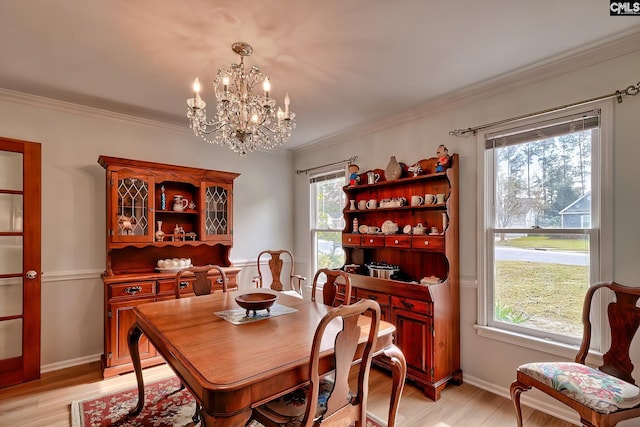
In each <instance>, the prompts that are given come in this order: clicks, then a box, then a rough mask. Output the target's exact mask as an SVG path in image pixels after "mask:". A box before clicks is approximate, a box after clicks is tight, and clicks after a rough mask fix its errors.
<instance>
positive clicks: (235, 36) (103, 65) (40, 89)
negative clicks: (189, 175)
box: [0, 0, 640, 148]
mask: <svg viewBox="0 0 640 427" xmlns="http://www.w3.org/2000/svg"><path fill="white" fill-rule="evenodd" d="M637 31H640V17H637V16H627V17H611V16H609V10H608V3H607V2H606V1H605V0H562V1H558V0H536V1H528V2H524V1H514V0H484V1H478V0H462V1H442V0H441V1H435V0H396V1H391V0H387V1H384V0H272V1H264V0H263V1H256V0H217V1H214V0H181V1H176V0H57V1H52V0H0V87H1V88H5V89H10V90H15V91H19V92H25V93H29V94H34V95H40V96H45V97H51V98H56V99H60V100H64V101H69V102H74V103H78V104H84V105H89V106H93V107H98V108H104V109H107V110H111V111H117V112H122V113H126V114H133V115H136V116H140V117H146V118H151V119H156V120H162V121H165V122H168V123H173V124H179V125H184V126H185V127H186V126H188V125H187V121H186V117H185V114H186V104H185V99H186V98H188V97H190V96H192V94H191V93H190V91H191V83H192V81H193V79H194V77H196V76H198V77H199V78H200V80H201V82H203V85H204V89H203V98H204V99H205V101H208V102H209V104H210V105H213V94H212V93H211V92H212V91H211V90H210V82H211V80H212V79H213V76H214V75H215V73H216V72H217V69H218V68H219V67H228V66H229V65H230V64H231V63H232V62H237V59H238V57H237V56H236V55H235V54H234V53H233V52H232V51H231V44H232V43H233V42H236V41H245V42H247V43H250V44H251V45H252V46H253V48H254V53H253V55H252V56H251V57H249V58H247V59H246V63H247V65H250V66H251V65H258V66H260V68H261V69H262V71H263V72H264V73H265V74H266V75H268V76H269V77H270V79H271V84H272V94H273V95H274V96H275V97H276V99H278V100H279V104H281V103H282V98H283V97H284V92H285V91H286V92H288V93H289V95H290V96H291V109H292V110H293V111H294V112H295V113H296V115H297V128H296V129H295V130H294V134H293V136H292V138H291V140H290V141H289V143H288V144H287V146H288V147H290V148H292V147H296V146H302V145H306V144H308V143H311V142H314V141H318V140H321V139H322V138H323V137H326V136H328V135H332V134H336V133H340V132H343V131H346V130H348V129H350V128H354V127H358V126H362V125H364V124H366V123H373V122H375V121H377V120H380V119H382V118H385V117H388V116H391V115H395V114H398V113H401V112H403V111H406V110H408V109H411V108H414V107H416V106H419V105H422V104H425V103H427V102H428V101H429V100H432V99H434V98H437V97H442V96H443V95H446V94H447V93H450V92H453V91H456V90H459V89H461V88H465V87H469V86H472V85H477V84H479V83H481V82H484V81H487V80H489V79H493V78H496V77H498V76H502V75H505V74H507V73H512V72H514V71H516V70H519V69H522V68H523V67H527V66H531V65H533V64H536V63H539V62H540V61H545V60H548V59H550V58H554V57H557V56H558V55H565V54H568V53H571V52H572V51H573V52H575V51H576V50H584V49H586V48H588V47H590V46H594V45H595V44H597V43H600V42H603V41H606V40H611V39H615V38H617V37H620V36H621V35H624V34H629V32H637ZM210 114H211V112H210Z"/></svg>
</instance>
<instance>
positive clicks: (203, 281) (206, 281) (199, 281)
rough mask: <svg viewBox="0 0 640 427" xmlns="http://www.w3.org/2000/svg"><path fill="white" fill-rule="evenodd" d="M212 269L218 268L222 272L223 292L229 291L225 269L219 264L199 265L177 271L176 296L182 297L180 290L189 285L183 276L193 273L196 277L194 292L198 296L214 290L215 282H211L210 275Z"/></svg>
mask: <svg viewBox="0 0 640 427" xmlns="http://www.w3.org/2000/svg"><path fill="white" fill-rule="evenodd" d="M212 270H217V271H218V272H219V273H220V276H221V277H220V278H219V279H218V283H221V285H222V292H227V275H226V274H224V270H223V269H222V267H220V266H218V265H211V264H210V265H204V266H198V267H187V268H183V269H182V270H180V271H178V272H177V273H176V286H175V294H176V298H180V291H181V290H182V289H184V288H185V287H187V286H189V282H188V281H187V280H185V279H184V278H183V276H185V275H191V274H192V275H194V276H195V277H196V278H195V280H194V282H193V286H192V288H193V293H194V294H196V296H199V295H208V294H210V293H211V291H212V290H213V283H211V279H210V278H209V277H208V275H209V273H210V272H211V271H212Z"/></svg>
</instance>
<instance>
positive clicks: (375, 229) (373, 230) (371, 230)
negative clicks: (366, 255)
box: [367, 227, 380, 234]
mask: <svg viewBox="0 0 640 427" xmlns="http://www.w3.org/2000/svg"><path fill="white" fill-rule="evenodd" d="M379 232H380V227H369V229H368V230H367V233H369V234H376V233H379Z"/></svg>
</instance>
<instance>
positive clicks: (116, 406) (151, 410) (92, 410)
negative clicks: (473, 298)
mask: <svg viewBox="0 0 640 427" xmlns="http://www.w3.org/2000/svg"><path fill="white" fill-rule="evenodd" d="M137 401H138V389H137V388H133V389H129V390H124V391H121V392H117V393H114V394H109V395H106V396H101V397H96V398H93V399H87V400H83V401H74V402H71V426H72V427H111V426H113V427H116V426H117V427H149V426H152V427H195V426H200V423H198V424H194V423H193V421H192V420H191V416H192V415H193V412H194V411H195V401H194V399H193V396H192V395H191V393H190V392H189V391H188V390H186V389H183V390H180V382H179V380H178V378H176V377H172V378H169V379H166V380H163V381H158V382H154V383H151V384H145V402H144V408H143V409H142V412H140V414H138V415H137V416H135V417H132V416H129V415H128V413H129V411H130V410H131V408H133V407H134V406H135V404H136V402H137ZM384 425H385V424H384V423H383V422H381V421H380V420H378V419H376V418H374V417H373V416H368V417H367V427H383V426H384ZM260 426H261V424H258V423H253V424H252V425H251V427H260ZM238 427H242V426H238Z"/></svg>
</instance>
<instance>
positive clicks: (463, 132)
mask: <svg viewBox="0 0 640 427" xmlns="http://www.w3.org/2000/svg"><path fill="white" fill-rule="evenodd" d="M638 92H640V82H638V83H637V84H636V85H635V86H634V85H631V86H628V87H627V88H626V89H622V90H616V91H615V92H614V93H610V94H608V95H602V96H598V97H596V98H591V99H587V100H584V101H579V102H574V103H572V104H567V105H563V106H561V107H555V108H549V109H547V110H542V111H538V112H536V113H530V114H525V115H522V116H518V117H512V118H510V119H504V120H499V121H497V122H493V123H488V124H485V125H480V126H476V127H472V128H467V129H455V130H452V131H450V132H449V136H467V135H468V134H473V135H475V134H476V133H478V131H479V130H481V129H486V128H489V127H492V126H496V125H501V124H504V123H508V122H511V121H515V120H522V119H526V118H529V117H535V116H539V115H541V114H546V113H551V112H552V111H560V110H564V109H565V108H569V107H575V106H577V105H582V104H587V103H589V102H593V101H600V100H602V99H608V98H616V99H617V100H618V104H620V103H622V97H623V96H635V95H637V94H638Z"/></svg>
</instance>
